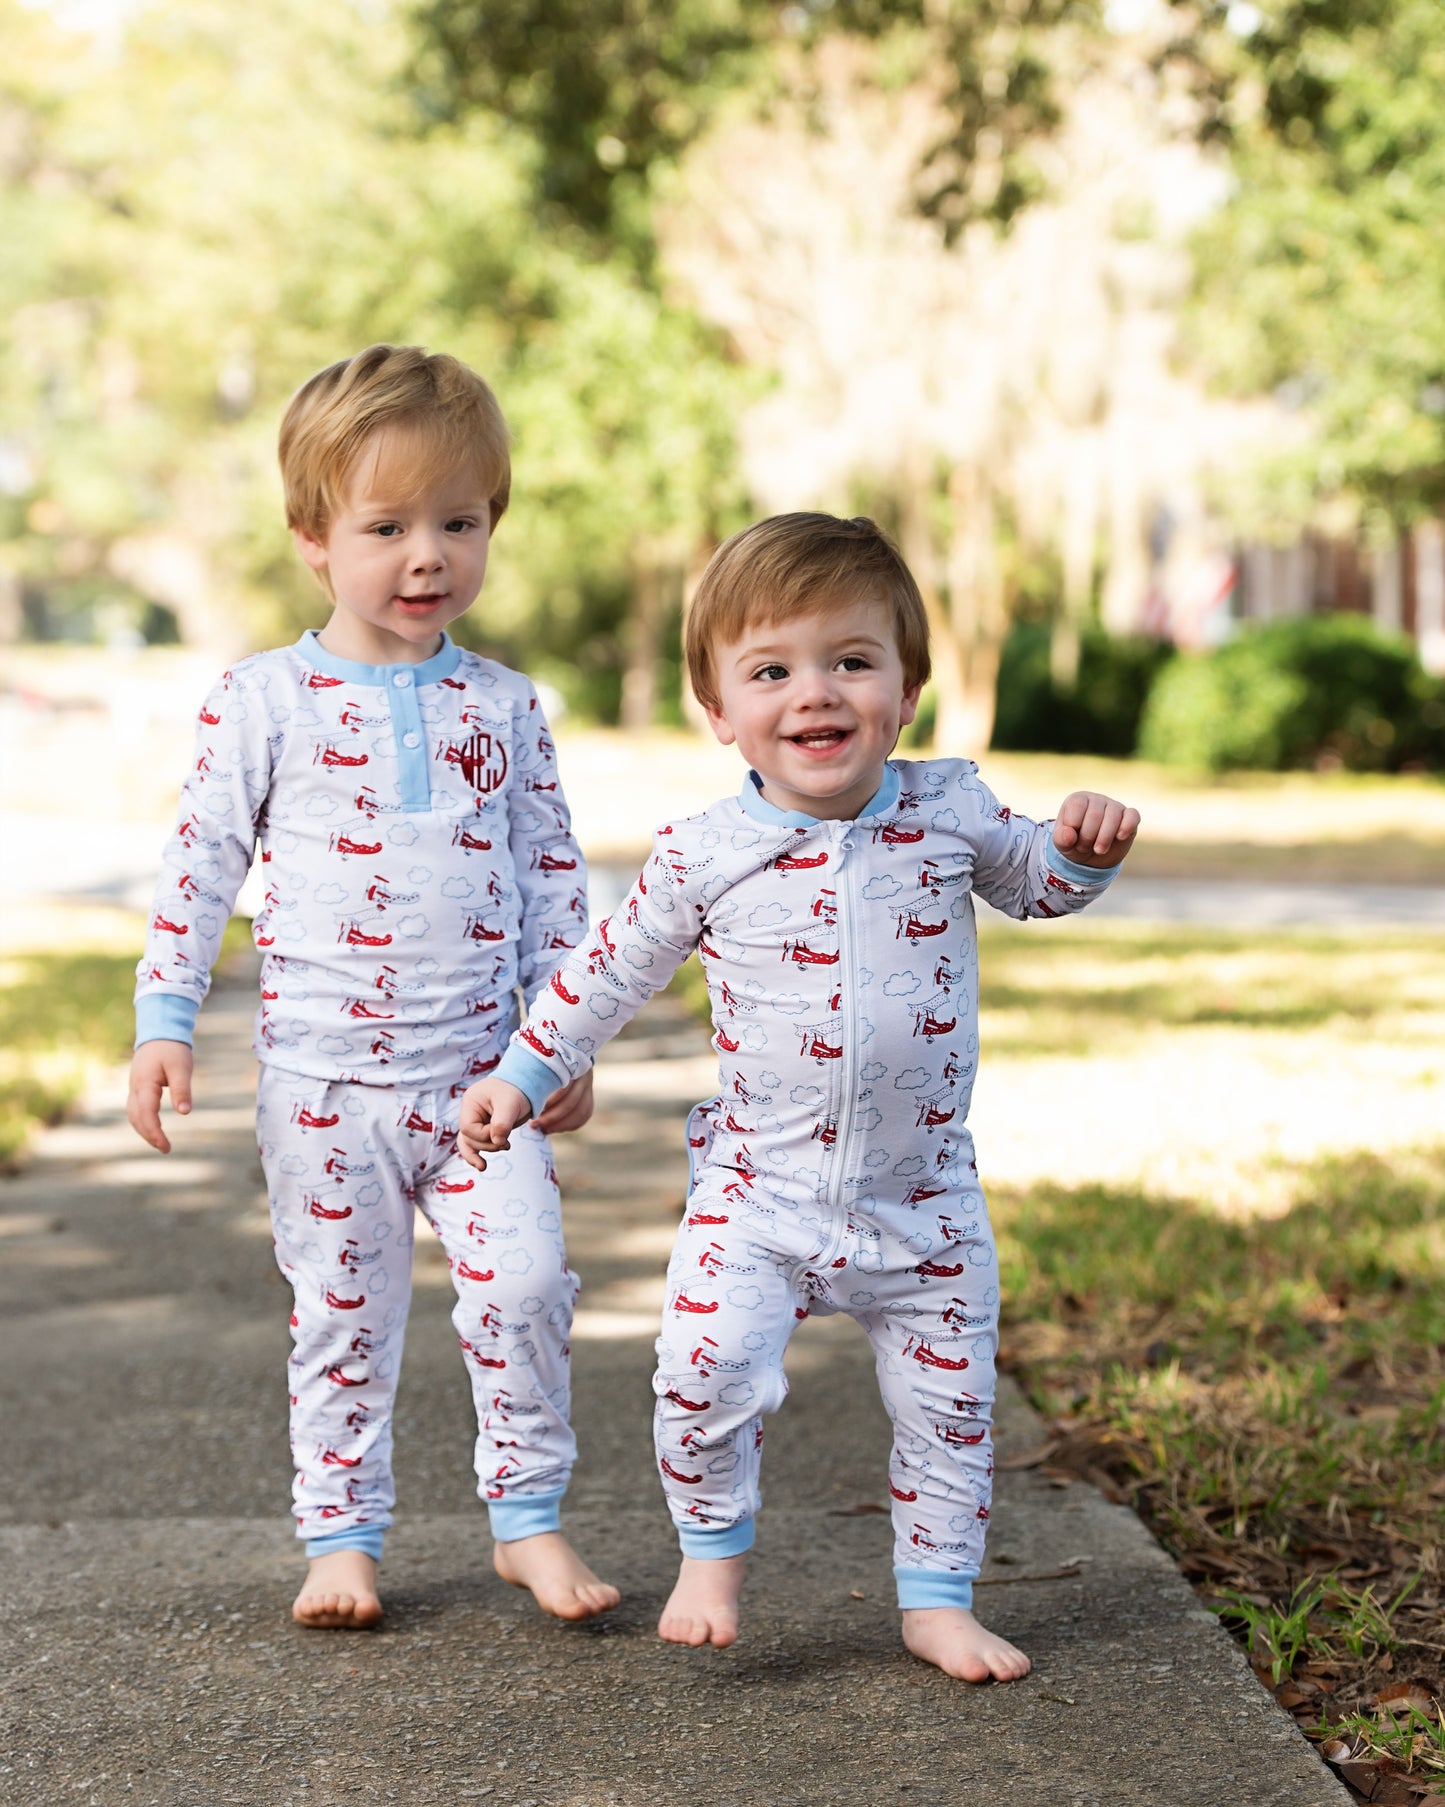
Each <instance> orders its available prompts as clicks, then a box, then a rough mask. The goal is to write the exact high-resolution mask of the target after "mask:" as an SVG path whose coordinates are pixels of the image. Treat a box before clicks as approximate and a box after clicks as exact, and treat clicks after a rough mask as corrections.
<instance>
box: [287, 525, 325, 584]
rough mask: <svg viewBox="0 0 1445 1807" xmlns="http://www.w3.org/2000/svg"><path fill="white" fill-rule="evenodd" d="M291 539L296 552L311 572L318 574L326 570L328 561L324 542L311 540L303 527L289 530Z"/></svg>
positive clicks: (310, 536)
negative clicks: (294, 544) (294, 543)
mask: <svg viewBox="0 0 1445 1807" xmlns="http://www.w3.org/2000/svg"><path fill="white" fill-rule="evenodd" d="M291 538H292V539H293V540H294V541H295V542H296V550H297V551H298V552H299V553H300V554H301V556H302V558H303V559H304V560H305V561H306V563H307V564H308V565H310V567H311V569H312V570H313V571H316V572H318V573H319V572H322V571H324V570H325V569H326V566H327V562H328V561H327V557H326V542H325V541H324V540H318V539H315V538H313V537H312V535H311V534H309V533H307V532H306V530H305V528H303V527H293V528H292V529H291Z"/></svg>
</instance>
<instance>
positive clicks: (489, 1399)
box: [129, 345, 618, 1627]
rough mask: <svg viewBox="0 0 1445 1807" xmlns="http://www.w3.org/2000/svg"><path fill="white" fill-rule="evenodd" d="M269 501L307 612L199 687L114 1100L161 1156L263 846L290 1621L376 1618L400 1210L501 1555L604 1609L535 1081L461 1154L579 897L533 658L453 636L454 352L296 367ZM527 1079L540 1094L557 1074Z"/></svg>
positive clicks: (505, 1563)
mask: <svg viewBox="0 0 1445 1807" xmlns="http://www.w3.org/2000/svg"><path fill="white" fill-rule="evenodd" d="M280 452H281V470H282V476H283V479H284V482H285V489H286V507H287V518H288V524H289V525H290V527H291V530H292V534H293V536H294V538H295V541H296V545H297V547H298V549H299V551H300V553H301V556H302V558H303V559H304V560H305V561H306V563H307V564H308V565H309V566H310V567H311V569H312V571H313V572H314V573H315V574H316V576H317V578H318V580H319V581H320V583H321V585H322V587H323V589H324V590H325V591H326V592H327V595H328V596H329V598H330V600H331V603H332V613H331V618H330V620H329V621H328V623H327V625H326V626H325V627H324V628H323V629H322V630H321V632H320V633H319V634H317V633H314V632H311V633H306V634H303V635H302V637H301V639H300V640H299V641H297V643H296V644H295V645H294V646H287V647H280V648H278V649H276V650H275V651H272V652H265V653H259V654H257V655H256V656H255V657H254V658H250V659H246V660H243V661H242V662H241V663H240V664H239V665H237V666H236V667H235V668H234V669H233V670H231V671H229V672H227V673H226V674H225V676H224V677H223V678H222V679H221V681H220V683H219V684H218V685H217V686H216V688H215V690H214V691H213V692H212V693H211V695H210V697H209V698H208V699H207V701H206V703H205V705H204V707H203V708H202V710H201V717H200V730H199V734H198V738H197V755H196V762H195V766H194V769H193V770H192V773H191V775H190V777H189V778H188V779H187V781H186V784H185V787H184V789H183V791H182V794H181V808H180V823H179V826H178V828H177V830H176V833H175V834H174V836H173V837H172V839H171V842H170V844H169V846H168V847H167V849H166V855H165V870H164V872H163V874H162V877H161V881H160V885H159V889H158V892H157V896H156V907H155V910H154V912H153V915H152V920H151V925H150V932H149V935H148V937H147V943H146V952H145V957H144V959H143V960H142V962H141V964H140V968H139V974H138V977H139V983H138V985H137V988H136V1021H137V1037H136V1040H137V1047H136V1053H135V1059H134V1063H133V1065H132V1069H131V1095H130V1110H129V1114H130V1120H131V1123H132V1124H133V1126H134V1127H135V1129H136V1130H137V1131H138V1132H139V1133H140V1134H141V1135H142V1136H143V1137H144V1138H145V1140H146V1141H147V1142H149V1143H150V1144H151V1145H152V1146H153V1147H155V1148H158V1149H160V1150H161V1151H162V1152H168V1151H169V1148H170V1143H169V1141H168V1140H167V1138H166V1135H165V1132H164V1131H163V1130H162V1128H161V1124H160V1100H161V1094H162V1092H163V1090H165V1089H166V1088H167V1087H169V1089H170V1093H171V1100H172V1103H173V1104H174V1106H175V1108H176V1109H177V1110H178V1111H180V1112H182V1113H185V1112H186V1111H188V1110H189V1109H190V1096H191V1045H190V1044H191V1036H192V1029H193V1025H194V1023H195V1018H196V1012H197V1010H198V1009H199V1007H200V1004H201V1001H202V1000H203V998H204V997H205V995H206V991H207V989H208V987H209V984H210V969H211V966H212V964H213V962H214V960H215V957H216V953H217V950H218V948H219V946H220V940H221V933H222V930H223V929H224V927H225V923H226V919H227V917H228V915H229V914H230V911H231V906H232V904H233V902H234V900H235V897H236V894H237V891H238V890H239V889H240V886H241V882H242V880H243V879H244V877H245V875H246V872H247V870H248V868H249V866H250V863H251V858H252V853H253V850H254V849H255V847H256V846H257V845H258V844H259V845H260V848H261V859H262V862H263V865H264V870H265V875H266V896H265V905H264V907H263V909H262V911H261V913H260V915H259V916H257V918H256V920H255V923H254V924H253V930H252V932H253V936H254V939H255V942H256V946H257V947H258V948H259V949H260V950H261V952H262V955H263V964H262V972H261V1009H260V1014H259V1016H258V1018H257V1027H256V1052H257V1055H258V1057H259V1059H260V1062H261V1077H260V1089H259V1096H258V1101H257V1121H258V1131H259V1137H260V1145H261V1161H262V1165H263V1167H264V1169H265V1173H266V1183H267V1188H268V1191H269V1193H270V1199H271V1215H272V1225H273V1229H274V1232H275V1242H276V1257H277V1260H278V1262H279V1264H280V1266H281V1270H282V1272H283V1273H284V1274H285V1276H286V1278H287V1279H288V1280H289V1281H290V1283H291V1285H292V1288H293V1290H294V1294H295V1310H294V1312H293V1314H292V1317H291V1331H292V1339H293V1342H294V1349H293V1353H292V1356H291V1360H290V1370H289V1371H290V1397H291V1448H292V1457H293V1461H294V1464H295V1484H294V1488H293V1493H294V1499H295V1507H294V1511H295V1516H296V1520H297V1527H298V1535H300V1536H301V1537H303V1538H305V1540H306V1552H307V1555H308V1556H309V1557H310V1559H311V1562H310V1569H309V1572H308V1574H307V1578H306V1581H305V1584H304V1585H303V1587H302V1590H301V1593H300V1595H299V1596H298V1598H297V1600H296V1603H295V1606H294V1608H293V1611H294V1615H295V1617H296V1618H297V1620H299V1621H300V1622H301V1623H302V1624H304V1625H316V1626H338V1627H340V1626H364V1625H370V1624H373V1623H374V1622H375V1621H376V1620H377V1619H379V1618H380V1616H381V1603H380V1600H379V1598H378V1596H377V1588H376V1572H377V1565H378V1563H379V1561H380V1558H381V1553H382V1542H383V1536H384V1532H385V1528H386V1526H387V1525H388V1524H390V1522H391V1513H392V1506H393V1503H394V1500H395V1490H394V1488H393V1485H392V1476H391V1444H392V1436H391V1412H392V1402H393V1399H394V1397H395V1393H396V1384H397V1377H398V1373H399V1370H400V1366H401V1355H402V1340H403V1336H404V1333H405V1328H406V1319H407V1308H408V1304H409V1300H410V1291H411V1261H412V1223H413V1214H414V1211H415V1210H416V1209H418V1208H419V1209H420V1210H421V1211H422V1212H423V1213H424V1215H425V1216H426V1217H427V1218H428V1219H429V1221H430V1223H431V1225H432V1227H433V1229H434V1230H435V1231H436V1233H437V1235H438V1236H439V1237H440V1238H441V1240H442V1243H443V1245H444V1246H445V1248H446V1252H447V1261H448V1265H449V1266H450V1269H451V1274H452V1280H453V1283H454V1285H455V1288H456V1294H457V1304H456V1309H455V1311H454V1312H453V1314H452V1321H453V1323H454V1324H455V1325H456V1327H457V1332H458V1335H459V1336H460V1338H461V1343H462V1349H463V1351H464V1353H465V1357H466V1363H467V1369H468V1373H469V1375H470V1378H471V1383H472V1394H473V1398H474V1400H475V1403H476V1411H477V1426H478V1437H477V1444H476V1467H477V1475H478V1481H479V1491H480V1492H481V1494H482V1496H483V1497H484V1498H485V1499H486V1501H487V1503H488V1507H489V1511H490V1515H491V1523H492V1531H493V1535H494V1537H495V1538H496V1540H497V1548H496V1566H497V1570H498V1573H499V1574H501V1575H502V1576H503V1577H504V1579H506V1580H508V1581H511V1582H513V1583H514V1584H515V1585H517V1586H521V1587H527V1588H530V1589H531V1591H532V1592H533V1594H534V1595H535V1596H536V1598H537V1600H538V1602H539V1603H540V1604H541V1605H542V1606H543V1607H544V1608H545V1609H546V1610H548V1611H550V1612H553V1613H557V1614H559V1615H560V1616H561V1617H563V1618H585V1617H588V1616H590V1615H591V1614H593V1613H597V1612H601V1611H604V1610H606V1608H608V1607H609V1606H613V1605H615V1604H616V1603H617V1598H618V1596H617V1593H616V1590H615V1589H613V1588H611V1587H609V1586H607V1585H606V1584H605V1583H603V1582H600V1581H599V1580H598V1579H597V1577H596V1576H595V1575H594V1574H593V1573H592V1572H591V1570H590V1569H588V1568H587V1566H586V1565H585V1564H584V1563H583V1562H582V1561H581V1560H580V1559H579V1558H578V1557H577V1556H576V1554H575V1553H574V1552H573V1551H572V1550H571V1548H570V1547H569V1546H568V1544H567V1543H566V1541H565V1540H564V1539H563V1537H562V1536H561V1533H560V1530H559V1528H558V1510H559V1506H560V1502H561V1499H562V1495H563V1493H564V1491H565V1489H566V1486H567V1480H568V1476H569V1473H570V1471H571V1467H572V1461H573V1457H574V1454H575V1444H574V1440H573V1436H572V1431H571V1428H570V1425H569V1423H568V1406H569V1374H568V1333H569V1329H570V1326H571V1320H572V1307H573V1301H574V1298H575V1295H576V1289H577V1281H576V1277H575V1275H573V1273H572V1272H571V1271H570V1269H569V1268H568V1266H567V1259H566V1253H565V1250H564V1248H563V1243H562V1230H561V1218H560V1213H559V1209H558V1197H557V1183H556V1175H555V1173H554V1171H553V1168H552V1161H551V1155H550V1152H549V1148H548V1143H547V1138H546V1133H545V1132H546V1131H548V1130H566V1129H575V1128H577V1127H578V1126H579V1125H580V1124H582V1123H584V1122H585V1121H586V1120H587V1118H588V1116H589V1115H590V1114H591V1097H590V1092H589V1090H588V1089H587V1086H586V1084H585V1082H584V1081H582V1080H581V1079H580V1078H579V1081H578V1082H576V1083H569V1084H567V1085H565V1086H564V1087H563V1088H561V1089H560V1090H558V1091H556V1093H555V1095H554V1096H550V1097H549V1099H547V1100H543V1101H542V1105H543V1108H542V1109H541V1112H540V1115H539V1116H538V1118H537V1121H536V1123H535V1124H533V1125H531V1126H529V1127H527V1128H525V1129H523V1130H522V1131H521V1132H520V1134H519V1135H518V1136H517V1138H516V1140H515V1141H514V1143H513V1147H512V1151H511V1154H510V1156H509V1157H508V1160H507V1162H506V1164H505V1165H504V1166H502V1167H500V1168H499V1167H498V1166H497V1165H496V1164H494V1165H493V1167H492V1168H491V1170H490V1171H489V1173H488V1174H487V1175H486V1177H485V1180H479V1177H478V1175H476V1174H475V1173H474V1172H473V1171H472V1170H471V1169H470V1168H469V1167H467V1166H466V1165H465V1164H464V1163H463V1162H462V1161H461V1160H460V1159H459V1158H458V1156H457V1151H456V1123H457V1100H458V1099H459V1097H460V1096H461V1094H462V1092H463V1091H464V1090H465V1088H466V1085H467V1083H468V1081H469V1080H472V1079H475V1078H477V1077H478V1076H479V1075H481V1074H484V1073H487V1072H489V1071H491V1069H492V1068H493V1067H495V1066H496V1064H497V1062H498V1060H499V1059H500V1057H501V1051H502V1048H503V1047H504V1046H505V1044H506V1041H507V1038H508V1036H509V1035H510V1034H511V1032H512V1029H513V1027H514V1026H515V1021H516V1014H517V1009H516V1003H515V998H514V991H515V988H517V987H519V986H520V987H521V989H522V990H523V992H524V993H525V995H526V996H527V997H528V998H529V999H530V998H531V997H532V996H533V995H534V994H535V992H536V991H537V989H538V988H539V986H540V985H541V984H542V983H543V982H544V981H545V979H546V977H547V975H548V974H549V973H550V972H551V970H552V968H553V967H554V966H555V965H556V963H557V960H558V957H559V956H560V954H561V953H562V952H564V951H565V950H566V949H567V948H569V947H571V946H572V945H573V943H574V942H575V941H576V939H577V937H578V936H579V934H580V933H581V932H582V930H583V928H584V927H585V924H586V912H585V903H584V890H583V866H582V860H581V856H580V854H579V852H578V849H577V845H576V842H575V841H574V840H573V839H572V835H571V832H570V824H569V818H568V813H567V806H566V804H565V802H564V801H563V798H562V793H561V791H560V789H559V788H558V782H557V768H556V764H555V761H554V759H553V753H552V743H551V741H550V739H549V738H548V734H547V728H546V724H545V722H544V721H543V719H542V714H541V711H540V709H539V708H538V705H537V694H536V692H535V690H534V689H533V688H532V686H531V684H530V683H528V682H527V680H526V679H525V678H524V677H521V676H519V675H518V674H517V673H516V672H513V671H508V670H507V669H506V668H505V667H504V666H501V665H498V664H495V663H494V662H493V661H492V660H490V659H483V658H480V657H478V656H477V655H475V654H473V653H467V652H462V651H461V650H459V649H458V648H457V647H456V646H455V645H454V644H453V643H452V641H451V640H450V639H449V638H448V636H447V634H446V633H445V631H444V630H445V628H446V626H447V624H448V623H449V622H451V621H455V620H456V619H457V617H458V616H460V615H463V614H465V612H466V611H467V610H468V609H469V608H470V607H471V605H472V603H473V602H474V601H475V600H476V598H477V595H478V593H479V592H480V590H481V587H482V580H483V577H484V576H485V574H486V568H487V549H488V544H489V541H490V536H491V533H492V530H493V529H494V528H495V526H496V524H497V522H498V520H499V519H500V518H501V515H502V512H503V510H504V509H505V508H506V506H507V497H508V489H509V483H510V463H509V459H508V452H507V428H506V423H505V421H504V420H503V418H502V414H501V410H500V409H499V408H498V406H497V402H496V398H495V396H494V395H493V394H492V392H491V390H490V389H489V388H488V387H487V385H486V384H485V383H484V382H483V381H482V379H481V378H480V377H479V376H477V375H476V374H475V372H473V371H471V370H469V369H468V368H467V367H466V366H465V365H464V364H461V363H459V362H458V361H457V360H456V359H455V358H451V357H446V356H443V355H433V356H427V355H426V354H425V353H424V352H422V351H421V350H419V349H418V348H416V347H414V346H390V345H374V346H372V347H371V349H370V350H368V351H364V352H362V353H361V354H360V355H359V356H357V357H354V358H351V359H348V360H346V361H344V362H342V363H339V364H333V365H331V366H330V367H329V368H328V369H326V370H323V371H321V372H319V373H318V374H317V375H316V376H314V377H312V378H311V379H310V381H309V382H307V383H306V384H305V385H303V387H302V388H301V389H300V390H299V391H298V392H297V394H296V395H295V396H294V397H293V399H292V401H291V404H290V406H289V408H288V409H287V412H286V416H285V419H284V421H283V423H282V428H281V446H280ZM552 1090H553V1088H549V1093H551V1092H552Z"/></svg>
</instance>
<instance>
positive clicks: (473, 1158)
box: [457, 1079, 566, 1170]
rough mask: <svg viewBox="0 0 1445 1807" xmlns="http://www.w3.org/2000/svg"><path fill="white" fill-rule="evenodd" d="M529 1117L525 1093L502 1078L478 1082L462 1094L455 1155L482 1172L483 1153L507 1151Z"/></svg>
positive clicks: (484, 1163)
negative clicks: (519, 1125)
mask: <svg viewBox="0 0 1445 1807" xmlns="http://www.w3.org/2000/svg"><path fill="white" fill-rule="evenodd" d="M565 1089H566V1088H564V1090H565ZM557 1095H558V1096H561V1094H560V1093H559V1094H557ZM549 1102H550V1101H549ZM531 1115H532V1102H531V1100H530V1099H529V1098H528V1096H527V1094H526V1093H525V1092H523V1091H519V1090H518V1089H517V1087H516V1086H514V1085H508V1084H507V1082H506V1080H505V1079H479V1080H478V1081H477V1083H476V1084H475V1085H472V1086H468V1087H467V1089H466V1091H465V1092H464V1093H463V1094H462V1108H461V1115H460V1118H459V1120H458V1123H457V1153H458V1154H459V1155H460V1156H461V1157H462V1159H463V1160H464V1161H466V1162H468V1163H469V1164H470V1165H471V1166H473V1167H476V1168H478V1169H480V1170H485V1168H486V1165H487V1163H486V1162H485V1161H484V1160H483V1159H482V1150H483V1149H486V1150H487V1151H488V1153H491V1154H495V1153H496V1152H497V1150H498V1149H502V1148H510V1147H511V1146H512V1140H511V1138H512V1131H513V1130H514V1129H515V1128H516V1127H517V1125H518V1124H519V1123H525V1122H526V1121H527V1119H528V1118H529V1117H530V1116H531Z"/></svg>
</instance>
